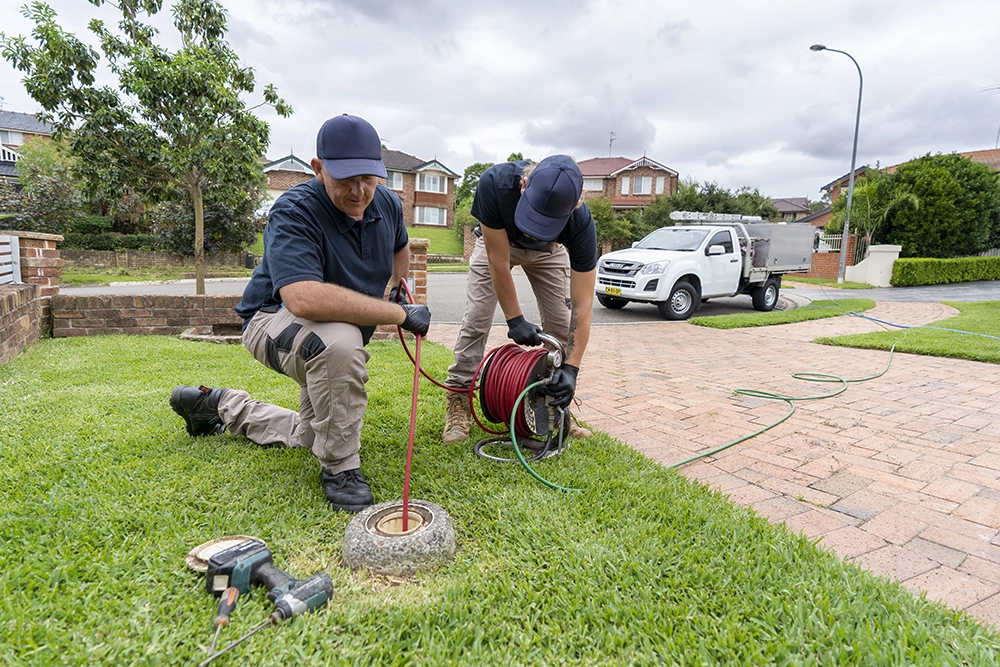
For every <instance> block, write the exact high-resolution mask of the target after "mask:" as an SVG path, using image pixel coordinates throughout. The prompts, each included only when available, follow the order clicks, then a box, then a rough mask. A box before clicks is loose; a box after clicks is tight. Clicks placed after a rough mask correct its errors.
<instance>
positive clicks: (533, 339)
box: [507, 315, 542, 347]
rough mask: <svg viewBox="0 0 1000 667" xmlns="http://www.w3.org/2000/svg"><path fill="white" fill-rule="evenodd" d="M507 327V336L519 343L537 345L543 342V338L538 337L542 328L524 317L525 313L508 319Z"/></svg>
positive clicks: (530, 345) (529, 345)
mask: <svg viewBox="0 0 1000 667" xmlns="http://www.w3.org/2000/svg"><path fill="white" fill-rule="evenodd" d="M507 329H508V331H507V338H510V339H511V340H513V341H514V342H515V343H517V344H518V345H527V346H528V347H535V346H536V345H541V344H542V339H541V338H539V337H538V334H540V333H542V328H541V327H539V326H538V325H537V324H532V323H531V322H529V321H527V320H526V319H524V315H518V316H517V317H512V318H510V319H509V320H507Z"/></svg>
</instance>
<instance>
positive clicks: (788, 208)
mask: <svg viewBox="0 0 1000 667" xmlns="http://www.w3.org/2000/svg"><path fill="white" fill-rule="evenodd" d="M771 203H772V204H774V208H776V209H778V213H803V212H805V211H808V210H809V204H808V200H807V199H806V198H805V197H784V198H777V199H776V198H774V197H772V198H771Z"/></svg>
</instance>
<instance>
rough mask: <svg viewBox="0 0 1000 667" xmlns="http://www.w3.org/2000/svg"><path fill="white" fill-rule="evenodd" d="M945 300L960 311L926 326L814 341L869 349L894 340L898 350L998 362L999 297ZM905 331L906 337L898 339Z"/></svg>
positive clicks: (882, 347) (887, 327)
mask: <svg viewBox="0 0 1000 667" xmlns="http://www.w3.org/2000/svg"><path fill="white" fill-rule="evenodd" d="M944 303H945V305H948V306H952V307H953V308H957V309H958V311H959V312H960V314H959V315H958V316H956V317H952V318H950V319H947V320H941V321H939V322H934V323H933V324H930V325H928V326H926V327H914V328H912V329H905V330H903V329H899V328H897V327H889V326H886V327H885V328H886V331H884V332H879V333H870V334H854V335H851V336H836V337H830V338H818V339H816V342H817V343H823V344H825V345H839V346H842V347H860V348H866V349H870V350H888V349H889V348H891V347H892V346H893V344H896V351H897V352H912V353H914V354H925V355H929V356H933V357H957V358H960V359H970V360H972V361H986V362H990V363H994V364H998V363H1000V301H981V302H978V303H964V302H960V301H945V302H944ZM945 329H951V330H952V331H945ZM904 331H905V338H903V340H900V338H902V337H903V332H904ZM956 332H970V333H971V334H983V335H979V336H977V335H969V334H964V333H956Z"/></svg>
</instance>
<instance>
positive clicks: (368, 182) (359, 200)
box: [313, 159, 378, 220]
mask: <svg viewBox="0 0 1000 667" xmlns="http://www.w3.org/2000/svg"><path fill="white" fill-rule="evenodd" d="M317 163H318V164H317ZM313 171H315V172H316V178H317V179H318V180H319V182H320V183H322V184H323V187H324V188H325V189H326V194H327V195H328V196H329V197H330V201H332V202H333V205H334V206H336V207H337V208H338V209H339V210H340V211H341V212H342V213H345V214H347V215H348V216H349V217H351V218H353V219H355V220H361V219H362V218H364V217H365V209H366V208H368V204H371V203H372V199H374V198H375V186H376V185H378V177H377V176H355V177H354V178H345V179H337V178H333V177H332V176H330V174H328V173H327V172H326V169H324V168H323V163H322V161H320V160H316V159H314V160H313Z"/></svg>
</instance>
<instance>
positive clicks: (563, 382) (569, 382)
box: [541, 364, 580, 408]
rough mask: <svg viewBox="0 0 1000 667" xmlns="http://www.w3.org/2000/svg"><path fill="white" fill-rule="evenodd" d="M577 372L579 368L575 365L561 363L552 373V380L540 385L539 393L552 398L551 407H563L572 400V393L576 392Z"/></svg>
mask: <svg viewBox="0 0 1000 667" xmlns="http://www.w3.org/2000/svg"><path fill="white" fill-rule="evenodd" d="M579 372H580V369H579V368H577V367H576V366H570V365H569V364H563V365H562V366H561V367H560V368H557V369H556V372H555V373H553V374H552V380H551V381H550V382H549V383H548V384H547V385H545V386H544V387H542V389H541V393H542V394H544V395H546V396H551V397H552V398H553V400H552V406H553V407H556V408H565V407H566V406H568V405H569V403H570V401H572V400H573V394H574V393H576V374H577V373H579Z"/></svg>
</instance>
